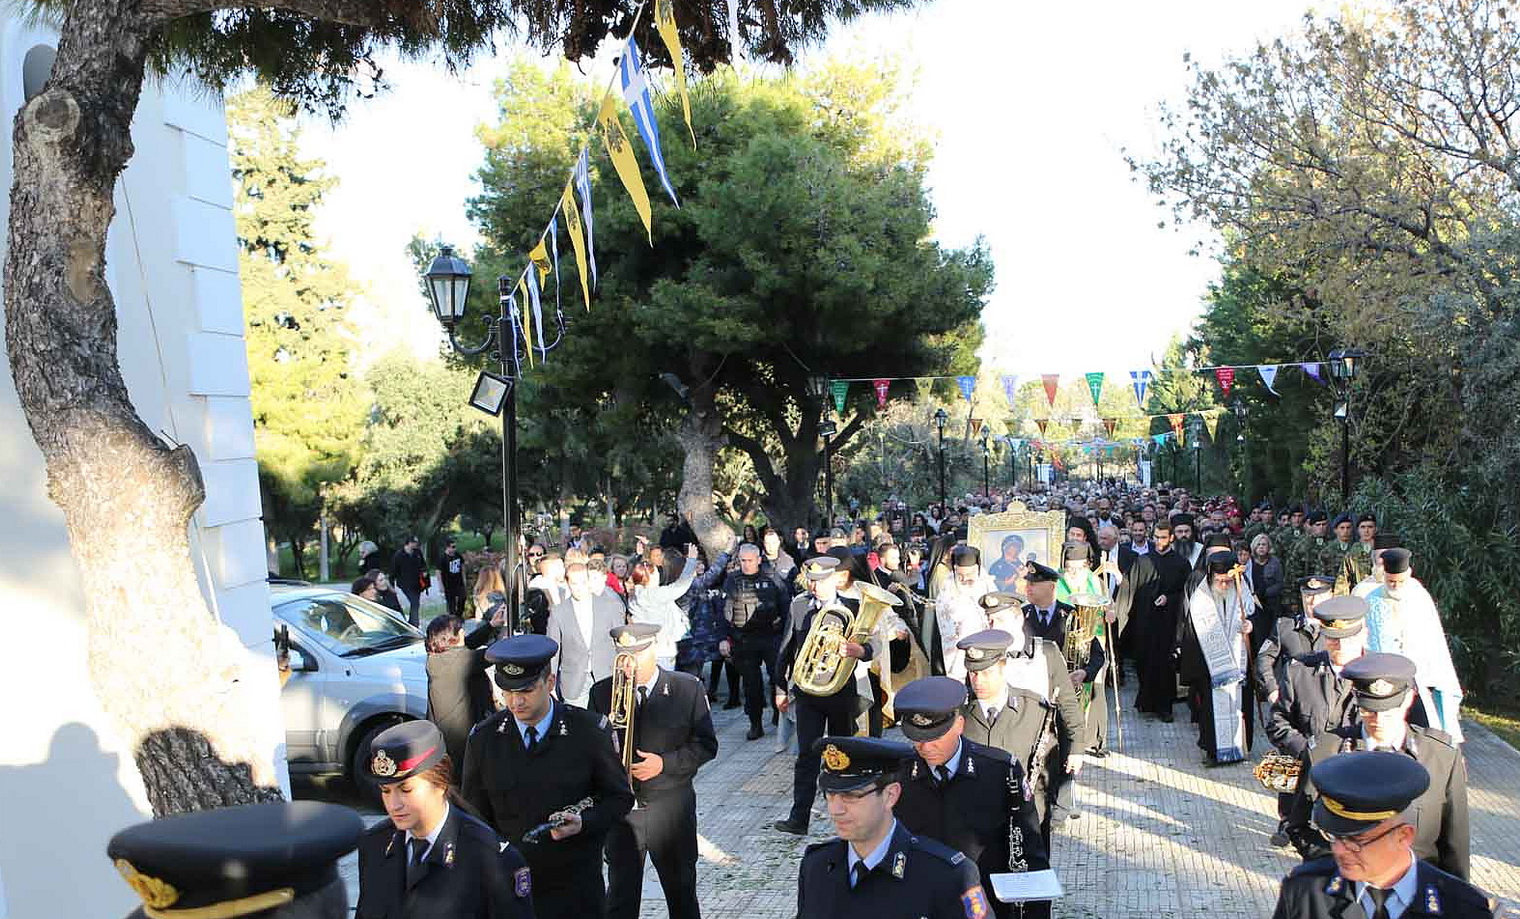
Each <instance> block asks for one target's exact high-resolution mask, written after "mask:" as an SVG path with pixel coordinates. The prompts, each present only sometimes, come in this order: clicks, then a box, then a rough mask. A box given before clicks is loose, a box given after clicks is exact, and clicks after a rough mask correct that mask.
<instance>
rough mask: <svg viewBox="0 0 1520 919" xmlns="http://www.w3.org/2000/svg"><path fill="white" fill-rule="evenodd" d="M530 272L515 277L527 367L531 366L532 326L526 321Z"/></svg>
mask: <svg viewBox="0 0 1520 919" xmlns="http://www.w3.org/2000/svg"><path fill="white" fill-rule="evenodd" d="M532 273H533V272H532V271H531V270H529V271H524V272H523V273H522V277H520V278H518V279H517V293H518V294H520V295H521V296H522V339H523V351H525V352H526V353H527V355H528V366H529V367H532V366H533V327H532V326H531V325H529V322H528V275H530V274H532ZM514 312H515V310H514Z"/></svg>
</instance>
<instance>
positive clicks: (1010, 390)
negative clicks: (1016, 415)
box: [1003, 373, 1019, 412]
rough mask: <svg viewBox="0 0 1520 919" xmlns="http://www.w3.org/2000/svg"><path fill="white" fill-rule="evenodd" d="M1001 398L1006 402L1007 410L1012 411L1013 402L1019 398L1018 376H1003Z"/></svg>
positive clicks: (1007, 374)
mask: <svg viewBox="0 0 1520 919" xmlns="http://www.w3.org/2000/svg"><path fill="white" fill-rule="evenodd" d="M1003 396H1004V397H1005V398H1006V399H1007V400H1008V410H1009V411H1010V412H1011V411H1013V409H1014V401H1015V400H1016V399H1018V396H1019V376H1018V374H1016V373H1005V374H1003Z"/></svg>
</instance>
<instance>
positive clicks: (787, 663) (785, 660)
mask: <svg viewBox="0 0 1520 919" xmlns="http://www.w3.org/2000/svg"><path fill="white" fill-rule="evenodd" d="M831 602H837V603H843V604H844V605H845V607H846V608H848V609H849V610H850V612H852V613H855V612H859V611H860V601H859V600H856V599H854V598H852V597H845V596H840V597H836V598H835V599H834V600H833V601H831ZM817 610H818V598H817V597H814V596H813V595H812V594H801V595H799V596H798V597H796V598H794V599H793V600H792V608H791V610H790V611H789V613H788V615H787V620H786V625H785V626H784V631H783V632H782V636H781V649H780V652H779V653H778V654H777V655H776V669H774V670H772V671H771V678H772V680H773V681H774V682H773V685H772V686H771V694H772V695H774V694H775V693H777V692H786V691H788V690H789V689H791V686H792V680H793V674H792V663H793V662H794V661H795V660H796V658H797V652H798V651H800V650H802V645H803V643H804V642H806V641H807V636H808V631H809V630H810V629H811V628H812V627H813V617H814V615H815V614H816V613H817ZM863 644H864V646H865V651H866V655H865V657H863V658H861V660H866V661H869V660H870V659H871V644H870V642H863ZM854 665H855V662H854V661H853V660H852V661H848V662H846V663H844V664H843V665H842V666H846V667H851V668H853V667H854ZM845 693H848V694H850V695H854V694H855V680H854V679H850V680H846V681H845V684H844V688H843V689H841V690H840V691H839V694H840V695H844V694H845Z"/></svg>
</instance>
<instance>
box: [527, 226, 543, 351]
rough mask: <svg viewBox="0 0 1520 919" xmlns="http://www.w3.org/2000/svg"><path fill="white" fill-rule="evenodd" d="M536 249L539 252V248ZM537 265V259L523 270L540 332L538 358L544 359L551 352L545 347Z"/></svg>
mask: <svg viewBox="0 0 1520 919" xmlns="http://www.w3.org/2000/svg"><path fill="white" fill-rule="evenodd" d="M543 245H544V243H543V240H539V242H538V247H539V249H542V248H543ZM534 251H535V252H537V251H538V249H535V250H534ZM537 265H538V263H537V262H536V261H535V262H531V263H530V264H529V265H528V270H527V271H525V272H523V274H524V275H525V276H526V277H527V279H528V299H529V300H530V301H531V302H532V304H533V326H534V330H535V331H536V332H537V333H538V358H539V360H541V361H542V360H543V359H544V358H546V357H548V356H549V353H548V352H547V351H546V350H545V349H544V309H543V304H542V303H541V302H540V301H539V294H538V282H539V280H540V275H539V273H538V271H537ZM528 341H529V344H528V350H529V351H530V352H531V351H532V350H533V345H532V339H531V338H530V339H529V340H528Z"/></svg>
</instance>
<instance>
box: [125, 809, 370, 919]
mask: <svg viewBox="0 0 1520 919" xmlns="http://www.w3.org/2000/svg"><path fill="white" fill-rule="evenodd" d="M363 832H364V820H363V819H362V818H361V817H360V816H359V815H358V814H356V813H354V812H353V811H351V810H349V809H348V808H346V807H340V806H338V805H336V804H319V803H317V802H315V801H279V802H273V803H269V804H245V805H242V806H240V807H219V808H215V809H212V810H204V811H196V812H194V813H190V814H174V815H171V816H168V817H161V818H159V819H157V820H151V821H149V822H147V823H139V824H137V825H136V826H130V827H127V828H126V829H125V830H122V831H121V832H120V833H117V834H116V835H115V836H113V837H111V841H110V843H108V844H107V846H106V856H107V857H108V858H110V859H111V863H112V864H113V865H115V866H116V870H117V871H119V872H120V873H121V876H122V879H123V880H125V881H126V882H127V885H128V886H129V887H131V888H132V891H133V893H136V894H137V896H138V897H140V898H141V899H142V906H140V907H138V908H137V909H134V910H133V911H132V912H131V913H130V914H129V916H128V919H150V917H173V916H176V915H183V916H220V917H225V919H237V917H241V916H249V917H258V919H347V916H348V914H349V913H348V890H347V888H346V887H345V886H344V884H343V879H342V878H341V877H339V876H338V859H340V858H342V857H343V856H345V855H347V854H348V853H350V852H352V851H353V850H354V847H355V846H356V845H358V844H359V836H360V835H361V834H362V833H363Z"/></svg>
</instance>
